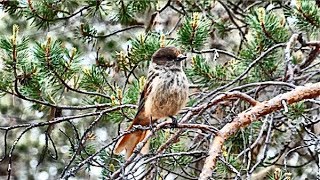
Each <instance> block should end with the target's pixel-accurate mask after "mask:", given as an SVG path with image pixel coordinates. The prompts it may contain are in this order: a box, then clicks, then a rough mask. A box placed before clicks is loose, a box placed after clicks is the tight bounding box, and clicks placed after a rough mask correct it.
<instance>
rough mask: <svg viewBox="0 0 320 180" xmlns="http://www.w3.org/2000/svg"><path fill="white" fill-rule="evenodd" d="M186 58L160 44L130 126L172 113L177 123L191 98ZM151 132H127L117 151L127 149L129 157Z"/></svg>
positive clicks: (146, 150)
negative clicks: (183, 62)
mask: <svg viewBox="0 0 320 180" xmlns="http://www.w3.org/2000/svg"><path fill="white" fill-rule="evenodd" d="M186 58H187V57H186V56H184V55H182V54H181V52H180V50H178V49H177V48H175V47H164V48H160V49H159V50H157V51H156V52H155V53H154V54H153V56H152V62H151V64H150V66H149V71H148V77H147V81H146V84H145V86H144V89H143V91H142V93H141V96H140V101H139V107H138V112H137V114H136V116H135V118H134V120H133V122H132V124H131V125H130V127H129V128H128V130H130V129H131V128H132V127H133V126H134V125H142V126H147V125H150V123H154V122H155V121H157V120H158V119H161V118H165V117H171V118H172V121H173V125H174V124H176V123H177V122H176V119H175V118H174V117H173V116H174V115H176V114H177V113H178V111H179V110H180V109H181V108H183V107H184V106H185V104H186V102H187V99H188V88H189V87H188V80H187V77H186V75H185V73H184V71H183V69H182V61H183V60H185V59H186ZM147 134H148V131H143V130H137V131H135V132H132V133H130V134H126V135H124V136H123V137H122V138H121V139H120V140H119V141H118V143H117V144H116V147H115V150H114V153H115V154H119V153H120V152H122V151H123V150H126V156H125V158H126V159H128V158H129V157H130V156H131V154H132V152H133V150H134V148H135V147H136V145H137V144H138V143H139V142H140V141H142V140H143V139H144V138H145V136H146V135H147ZM147 152H148V145H145V146H144V147H143V148H142V150H141V153H143V154H145V153H147Z"/></svg>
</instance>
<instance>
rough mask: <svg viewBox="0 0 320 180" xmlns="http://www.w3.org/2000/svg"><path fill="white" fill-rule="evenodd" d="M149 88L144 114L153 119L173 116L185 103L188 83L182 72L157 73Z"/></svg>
mask: <svg viewBox="0 0 320 180" xmlns="http://www.w3.org/2000/svg"><path fill="white" fill-rule="evenodd" d="M151 87H152V89H151V92H150V94H149V97H148V98H147V100H146V104H145V108H146V109H145V110H146V111H145V112H146V114H147V115H148V116H151V117H152V118H153V119H160V118H164V117H167V116H173V115H175V114H177V113H178V111H179V110H180V109H181V108H183V107H184V106H185V104H186V102H187V98H188V81H187V77H186V75H185V74H184V72H183V71H169V72H163V73H159V76H158V77H156V78H155V79H154V80H153V82H152V84H151Z"/></svg>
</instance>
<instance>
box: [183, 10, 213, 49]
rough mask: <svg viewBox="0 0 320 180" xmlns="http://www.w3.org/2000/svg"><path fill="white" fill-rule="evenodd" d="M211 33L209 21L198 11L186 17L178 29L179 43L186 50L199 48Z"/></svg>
mask: <svg viewBox="0 0 320 180" xmlns="http://www.w3.org/2000/svg"><path fill="white" fill-rule="evenodd" d="M208 35H209V23H208V22H207V21H206V20H205V19H204V18H202V17H201V16H200V15H199V14H198V13H194V14H193V17H192V18H191V17H186V18H185V20H184V23H183V25H182V27H181V28H180V29H179V31H178V43H179V44H180V45H181V46H182V47H183V48H184V49H186V50H199V49H200V48H202V47H203V45H204V43H205V41H206V39H207V37H208Z"/></svg>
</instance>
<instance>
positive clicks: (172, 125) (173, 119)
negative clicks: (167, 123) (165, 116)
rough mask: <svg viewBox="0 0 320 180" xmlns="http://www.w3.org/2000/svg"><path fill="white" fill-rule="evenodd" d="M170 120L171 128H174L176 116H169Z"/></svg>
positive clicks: (176, 124)
mask: <svg viewBox="0 0 320 180" xmlns="http://www.w3.org/2000/svg"><path fill="white" fill-rule="evenodd" d="M169 117H170V118H171V120H172V123H171V128H176V127H178V120H177V118H175V117H173V116H169Z"/></svg>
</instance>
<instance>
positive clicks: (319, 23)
mask: <svg viewBox="0 0 320 180" xmlns="http://www.w3.org/2000/svg"><path fill="white" fill-rule="evenodd" d="M285 15H286V16H287V17H293V18H295V21H294V24H295V27H296V28H298V29H299V30H300V31H303V32H306V33H308V34H311V35H314V36H316V35H318V34H319V32H320V9H319V7H318V6H317V4H316V1H309V0H298V1H296V5H295V7H294V8H291V9H286V11H285Z"/></svg>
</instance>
